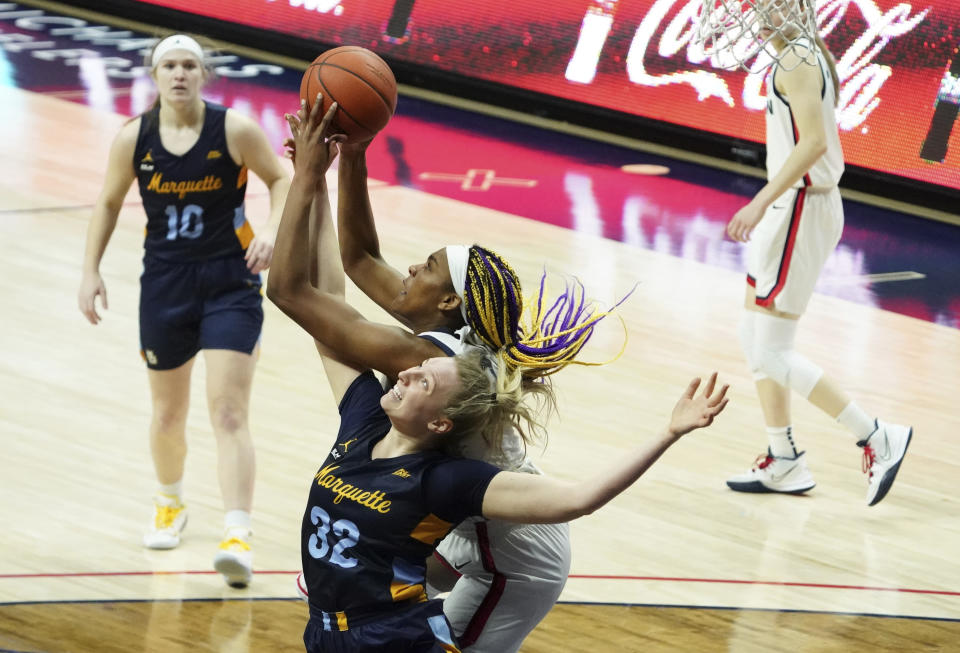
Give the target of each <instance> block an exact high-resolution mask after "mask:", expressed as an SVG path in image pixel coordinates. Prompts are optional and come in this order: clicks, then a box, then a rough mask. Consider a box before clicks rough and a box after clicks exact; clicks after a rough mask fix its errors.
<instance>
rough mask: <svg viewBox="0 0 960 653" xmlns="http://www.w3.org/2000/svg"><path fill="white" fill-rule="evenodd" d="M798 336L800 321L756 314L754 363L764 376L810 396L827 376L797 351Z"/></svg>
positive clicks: (801, 394)
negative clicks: (798, 323) (795, 349)
mask: <svg viewBox="0 0 960 653" xmlns="http://www.w3.org/2000/svg"><path fill="white" fill-rule="evenodd" d="M796 335H797V321H796V320H788V319H785V318H782V317H774V316H772V315H767V314H765V313H756V315H755V317H754V340H753V344H754V346H753V365H754V367H755V368H756V369H757V370H758V371H759V372H760V373H761V374H763V375H764V376H767V377H770V378H771V379H773V380H774V381H776V382H777V383H779V384H780V385H782V386H784V387H788V388H792V389H793V390H794V391H795V392H796V393H797V394H799V395H800V396H802V397H804V398H806V397H809V396H810V392H811V391H812V390H813V388H814V386H816V385H817V382H818V381H819V380H820V377H821V376H823V370H822V369H820V368H819V367H818V366H817V365H815V364H814V363H812V362H811V361H810V360H808V359H807V358H805V357H804V356H801V355H800V354H798V353H797V352H795V351H794V349H793V343H794V340H795V339H796ZM754 378H756V372H755V373H754Z"/></svg>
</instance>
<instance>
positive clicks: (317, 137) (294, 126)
mask: <svg viewBox="0 0 960 653" xmlns="http://www.w3.org/2000/svg"><path fill="white" fill-rule="evenodd" d="M322 100H323V97H322V96H321V95H320V94H319V93H318V94H317V99H316V100H315V101H314V103H313V108H311V109H310V111H309V112H308V111H307V102H306V100H300V109H299V110H298V111H297V113H296V115H294V114H291V113H288V114H286V115H285V116H284V117H285V118H286V119H287V124H288V125H290V133H291V134H292V136H293V138H292V139H287V140H286V141H285V142H284V145H285V146H286V147H287V149H288V153H287V156H289V157H290V159H292V160H293V167H294V173H299V174H301V175H312V176H315V177H316V178H317V181H319V180H320V179H322V177H323V175H324V174H326V172H327V169H329V168H330V164H331V163H333V160H334V159H335V158H336V157H337V151H338V150H337V147H338V145H339V144H340V143H342V142H343V141H344V140H345V139H346V135H344V134H332V133H330V132H331V126H332V124H333V117H334V116H335V115H336V113H337V108H338V106H339V105H338V104H337V103H336V102H334V103H333V104H331V105H330V108H329V109H328V110H327V112H326V113H325V114H324V115H323V116H322V117H321V115H320V111H321V110H322V107H323V102H322Z"/></svg>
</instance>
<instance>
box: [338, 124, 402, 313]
mask: <svg viewBox="0 0 960 653" xmlns="http://www.w3.org/2000/svg"><path fill="white" fill-rule="evenodd" d="M368 145H369V141H368V142H366V143H359V144H356V145H344V146H343V147H342V148H341V155H340V167H339V170H338V174H339V177H338V180H339V181H338V185H337V230H338V232H339V237H340V257H341V259H342V260H343V267H344V270H345V271H346V273H347V275H348V276H349V277H350V280H351V281H353V283H355V284H356V286H357V287H358V288H359V289H360V290H361V291H362V292H363V293H364V294H365V295H366V296H367V297H369V298H370V299H372V300H373V301H374V302H376V303H377V305H379V306H380V307H381V308H383V309H384V310H386V311H387V312H388V313H390V314H391V315H393V317H395V318H396V319H397V320H399V321H400V322H401V323H403V324H405V325H406V326H410V325H409V324H407V323H406V321H405V318H403V317H402V316H400V315H398V314H396V313H393V312H392V311H391V310H390V305H391V303H392V301H393V299H394V298H395V297H396V296H397V295H398V294H399V293H400V291H401V290H402V289H403V278H404V275H403V273H402V272H400V271H399V270H397V269H396V268H393V267H391V266H390V265H389V264H388V263H387V262H386V261H385V260H383V256H382V255H381V254H380V240H379V238H378V237H377V227H376V224H375V223H374V220H373V210H372V209H371V207H370V196H369V193H368V190H367V157H366V149H367V146H368Z"/></svg>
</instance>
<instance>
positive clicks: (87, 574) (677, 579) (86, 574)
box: [0, 569, 960, 604]
mask: <svg viewBox="0 0 960 653" xmlns="http://www.w3.org/2000/svg"><path fill="white" fill-rule="evenodd" d="M217 573H218V572H216V571H213V570H210V571H206V570H204V571H201V570H198V569H192V570H191V569H185V570H180V571H166V570H158V571H148V570H144V571H82V572H62V573H33V574H30V573H28V574H0V581H2V580H12V579H17V578H97V577H104V576H114V577H120V576H175V575H183V576H211V575H215V574H217ZM255 573H256V574H260V575H264V576H277V575H283V574H289V575H291V576H293V575H294V574H296V573H297V572H296V571H290V570H276V569H275V570H263V571H259V570H257V571H256V572H255ZM567 578H568V579H577V580H616V581H650V582H670V583H703V584H716V585H768V586H774V587H798V588H808V589H839V590H854V591H861V592H903V593H904V594H925V595H936V596H957V597H960V591H954V590H934V589H916V588H909V587H880V586H875V585H844V584H836V583H802V582H799V581H775V580H746V579H737V578H688V577H683V576H626V575H617V574H570V575H569V576H568V577H567ZM0 604H2V603H0Z"/></svg>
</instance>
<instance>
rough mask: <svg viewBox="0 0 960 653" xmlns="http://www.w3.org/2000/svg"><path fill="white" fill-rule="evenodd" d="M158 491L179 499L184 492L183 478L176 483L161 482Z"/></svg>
mask: <svg viewBox="0 0 960 653" xmlns="http://www.w3.org/2000/svg"><path fill="white" fill-rule="evenodd" d="M158 491H159V492H160V494H165V495H167V496H168V497H171V498H174V499H177V500H179V499H180V496H181V495H182V493H183V479H180V480H179V481H177V482H176V483H170V484H169V485H164V484H163V483H161V484H160V489H159V490H158Z"/></svg>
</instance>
